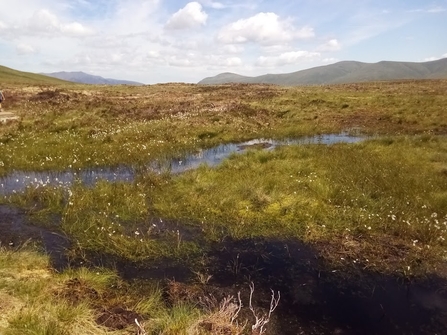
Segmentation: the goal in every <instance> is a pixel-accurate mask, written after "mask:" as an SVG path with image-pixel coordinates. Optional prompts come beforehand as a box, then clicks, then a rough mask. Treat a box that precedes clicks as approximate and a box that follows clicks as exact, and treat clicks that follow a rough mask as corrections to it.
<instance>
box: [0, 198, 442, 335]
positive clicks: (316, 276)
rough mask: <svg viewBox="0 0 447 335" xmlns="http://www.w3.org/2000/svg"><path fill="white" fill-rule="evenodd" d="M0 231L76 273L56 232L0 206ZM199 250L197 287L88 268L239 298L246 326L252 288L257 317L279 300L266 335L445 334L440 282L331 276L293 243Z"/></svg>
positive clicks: (159, 271)
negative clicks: (201, 262) (276, 295)
mask: <svg viewBox="0 0 447 335" xmlns="http://www.w3.org/2000/svg"><path fill="white" fill-rule="evenodd" d="M0 229H1V232H2V234H1V235H0V241H1V244H2V245H7V246H10V247H17V246H19V245H20V244H21V243H24V242H26V241H29V240H32V241H38V242H39V243H41V245H42V247H43V249H44V250H46V252H48V253H49V254H50V255H51V259H52V262H53V264H54V265H55V267H57V268H59V269H62V268H63V267H64V266H68V265H70V266H76V262H75V261H74V263H73V260H72V262H71V263H69V261H68V259H67V258H66V257H65V251H66V250H67V248H69V247H70V243H69V240H68V239H67V238H66V237H64V236H63V235H61V234H60V233H58V232H57V225H54V226H52V228H50V229H44V228H39V227H37V226H35V225H33V222H32V219H30V218H29V217H28V216H27V214H26V213H24V212H23V211H21V210H19V209H16V208H11V207H9V206H6V205H1V206H0ZM207 250H208V251H207V252H206V255H204V256H205V257H204V258H205V259H207V262H206V266H205V267H204V268H202V269H201V270H200V271H202V272H203V273H202V275H203V277H202V278H207V279H208V281H207V283H206V284H201V285H198V284H197V283H198V274H197V273H194V272H193V271H192V269H191V268H190V267H189V266H187V265H186V264H178V262H177V263H172V262H171V263H170V260H168V259H167V260H164V261H162V262H158V263H156V264H155V263H154V264H147V263H145V264H134V263H130V262H126V261H124V260H117V259H113V258H110V257H108V256H107V255H98V254H96V255H91V256H90V261H91V262H90V264H92V265H93V264H96V265H103V266H104V265H106V266H107V265H110V266H113V267H114V268H116V269H117V271H118V272H119V274H120V275H121V276H122V277H123V278H125V279H126V280H143V281H144V280H148V279H150V280H153V279H158V280H161V281H162V282H164V283H165V284H166V290H167V297H166V298H167V299H170V298H171V299H172V298H173V297H174V298H175V299H193V300H194V299H198V298H199V297H200V296H206V295H210V294H212V295H214V296H216V297H217V298H220V299H221V298H223V297H225V296H228V295H233V296H236V295H237V292H239V291H240V292H241V298H242V302H243V304H244V308H243V309H242V312H241V316H240V317H241V318H248V319H249V320H250V322H252V321H253V320H251V319H253V317H252V314H251V312H250V311H249V309H248V308H247V306H248V301H249V292H250V290H249V283H250V282H253V283H254V284H255V292H254V295H253V304H254V306H255V308H256V309H257V310H258V311H264V312H267V311H268V307H269V305H270V298H271V290H274V291H275V292H277V291H279V292H280V293H281V300H280V303H279V306H278V308H277V309H276V310H275V311H274V312H273V316H272V319H271V321H270V323H269V324H268V325H267V329H268V331H267V334H284V335H288V334H290V335H292V334H371V335H372V334H396V335H397V334H447V281H446V280H445V279H443V278H438V277H430V278H428V277H427V278H420V279H415V278H412V279H410V278H402V277H398V276H390V275H383V274H379V273H375V272H370V271H369V270H366V269H362V268H359V267H357V268H352V267H351V268H349V269H348V268H346V269H345V270H344V269H340V268H338V269H337V270H335V269H332V268H331V267H330V265H328V264H326V263H325V261H324V260H323V259H322V258H321V257H320V256H319V252H318V251H317V250H315V249H313V248H312V247H311V246H309V245H305V244H303V243H301V242H299V241H296V240H265V239H247V240H238V241H236V240H229V239H227V240H224V241H222V242H220V243H215V244H213V245H211V246H209V248H208V249H207ZM85 264H86V263H83V265H85ZM87 264H89V263H88V262H87ZM78 265H79V264H78ZM209 276H210V277H209ZM205 282H206V280H205ZM75 284H76V283H74V284H73V285H75ZM78 286H79V285H78ZM132 313H133V312H132V311H128V310H125V309H123V308H122V307H121V306H117V307H116V310H115V309H108V310H104V311H103V313H102V314H101V315H102V317H103V318H105V319H107V320H109V319H111V318H115V319H116V320H118V321H119V322H118V321H117V324H119V325H120V327H121V326H125V320H127V319H126V318H127V317H128V316H129V315H131V316H133V315H134V314H132ZM250 318H251V319H250ZM130 319H132V318H130ZM130 319H129V320H130ZM101 320H102V319H101ZM101 320H99V319H98V322H102V321H101ZM131 321H132V322H133V319H132V320H131ZM111 327H112V326H111ZM113 327H116V325H114V326H113ZM113 327H112V328H113Z"/></svg>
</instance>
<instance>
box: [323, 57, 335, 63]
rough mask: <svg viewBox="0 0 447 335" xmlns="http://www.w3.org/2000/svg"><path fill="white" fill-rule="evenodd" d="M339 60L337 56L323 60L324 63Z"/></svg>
mask: <svg viewBox="0 0 447 335" xmlns="http://www.w3.org/2000/svg"><path fill="white" fill-rule="evenodd" d="M338 61H339V60H338V59H337V58H333V57H329V58H324V59H323V60H322V62H323V63H336V62H338Z"/></svg>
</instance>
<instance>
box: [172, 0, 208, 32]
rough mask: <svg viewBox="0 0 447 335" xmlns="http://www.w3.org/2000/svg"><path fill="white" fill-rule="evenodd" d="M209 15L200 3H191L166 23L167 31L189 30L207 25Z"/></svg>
mask: <svg viewBox="0 0 447 335" xmlns="http://www.w3.org/2000/svg"><path fill="white" fill-rule="evenodd" d="M207 18H208V14H206V13H205V11H203V10H202V5H201V4H199V3H198V2H190V3H188V4H187V5H186V6H185V7H183V8H182V9H180V10H179V11H177V12H176V13H174V14H173V15H172V16H171V18H170V19H169V20H168V22H167V23H166V26H165V27H166V28H167V29H188V28H194V27H197V26H200V25H205V24H206V20H207Z"/></svg>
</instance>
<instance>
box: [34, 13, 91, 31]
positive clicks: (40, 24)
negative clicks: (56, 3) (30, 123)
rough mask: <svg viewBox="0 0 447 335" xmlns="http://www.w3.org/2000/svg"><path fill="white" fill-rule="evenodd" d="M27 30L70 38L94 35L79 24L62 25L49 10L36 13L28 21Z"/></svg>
mask: <svg viewBox="0 0 447 335" xmlns="http://www.w3.org/2000/svg"><path fill="white" fill-rule="evenodd" d="M27 29H28V31H29V32H32V33H60V34H62V35H68V36H86V35H90V34H92V33H93V31H92V30H91V29H89V28H87V27H84V26H83V25H82V24H80V23H78V22H70V23H62V22H60V20H59V19H58V18H57V17H56V15H54V14H53V13H51V12H50V11H49V10H47V9H41V10H38V11H36V12H35V13H34V14H33V16H32V17H31V18H30V19H29V20H28V25H27Z"/></svg>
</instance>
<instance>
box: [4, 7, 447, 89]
mask: <svg viewBox="0 0 447 335" xmlns="http://www.w3.org/2000/svg"><path fill="white" fill-rule="evenodd" d="M0 8H1V10H0V65H3V66H7V67H10V68H13V69H16V70H20V71H28V72H34V73H50V72H58V71H83V72H86V73H88V74H92V75H99V76H102V77H105V78H113V79H123V80H133V81H138V82H141V83H145V84H156V83H166V82H187V83H196V82H198V81H200V80H201V79H203V78H205V77H209V76H214V75H217V74H219V73H222V72H233V73H238V74H241V75H246V76H257V75H262V74H266V73H290V72H294V71H299V70H303V69H307V68H311V67H316V66H322V65H328V64H331V63H335V62H338V61H344V60H355V61H361V62H368V63H374V62H379V61H382V60H390V61H409V62H423V61H429V60H436V59H440V58H444V57H447V0H433V1H431V0H246V1H244V0H197V1H183V0H13V1H11V0H0ZM0 82H1V78H0Z"/></svg>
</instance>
